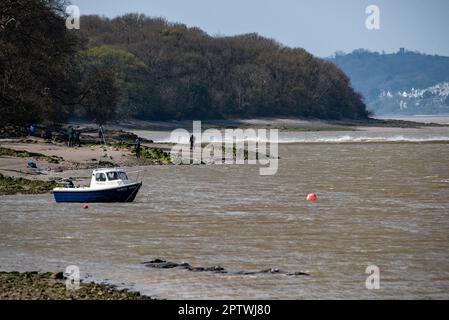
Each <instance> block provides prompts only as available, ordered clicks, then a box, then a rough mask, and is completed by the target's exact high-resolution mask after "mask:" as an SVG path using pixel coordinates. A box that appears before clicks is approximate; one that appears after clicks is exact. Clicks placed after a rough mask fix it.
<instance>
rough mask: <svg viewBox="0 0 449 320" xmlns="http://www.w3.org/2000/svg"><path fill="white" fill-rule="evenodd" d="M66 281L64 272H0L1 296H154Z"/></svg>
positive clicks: (82, 297) (4, 298) (87, 298)
mask: <svg viewBox="0 0 449 320" xmlns="http://www.w3.org/2000/svg"><path fill="white" fill-rule="evenodd" d="M65 281H66V280H64V276H63V273H62V272H57V273H52V272H46V273H38V272H22V273H20V272H0V300H154V299H153V298H151V297H148V296H145V295H141V294H140V293H139V292H130V291H128V290H127V289H122V290H119V289H117V288H116V287H114V286H111V285H107V284H98V283H94V282H90V283H83V282H81V283H80V287H79V289H77V290H73V289H67V287H66V284H65Z"/></svg>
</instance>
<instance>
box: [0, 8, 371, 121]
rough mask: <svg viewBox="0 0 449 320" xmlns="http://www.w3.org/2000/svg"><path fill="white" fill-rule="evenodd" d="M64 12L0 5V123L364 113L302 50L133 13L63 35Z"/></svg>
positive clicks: (356, 98)
mask: <svg viewBox="0 0 449 320" xmlns="http://www.w3.org/2000/svg"><path fill="white" fill-rule="evenodd" d="M66 5H67V3H65V2H64V1H63V0H3V1H1V2H0V9H1V11H0V108H1V110H0V111H1V121H2V122H3V123H30V122H38V121H45V120H46V121H53V122H63V121H65V120H66V119H67V118H68V117H74V116H75V117H84V118H88V119H91V120H93V121H96V122H98V123H103V122H105V121H107V120H110V119H114V118H116V119H117V118H122V117H137V118H141V119H149V120H150V119H151V120H168V119H212V118H217V119H223V118H230V117H240V118H244V117H260V116H291V117H314V118H322V119H341V118H350V119H354V118H366V117H367V115H368V114H367V111H366V108H365V105H364V103H363V102H362V99H361V97H360V95H359V94H357V93H356V92H355V91H354V90H353V89H352V88H351V85H350V82H349V79H348V77H347V76H346V75H345V74H344V73H343V72H342V71H340V70H339V69H338V68H337V67H336V66H334V65H333V64H331V63H329V62H326V61H323V60H320V59H317V58H315V57H313V56H312V55H311V54H309V53H308V52H306V51H305V50H303V49H293V48H287V47H284V46H281V45H280V44H278V43H277V42H275V41H273V40H271V39H266V38H263V37H261V36H259V35H257V34H246V35H241V36H235V37H211V36H209V35H208V34H206V33H204V32H203V31H201V30H200V29H197V28H187V27H186V26H184V25H182V24H171V23H168V22H167V21H165V20H163V19H155V18H149V17H146V16H144V15H139V14H128V15H124V16H122V17H118V18H115V19H106V18H101V17H98V16H83V17H81V30H67V29H66V28H65V18H66V17H65V13H64V8H65V6H66Z"/></svg>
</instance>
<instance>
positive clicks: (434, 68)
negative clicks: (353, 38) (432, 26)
mask: <svg viewBox="0 0 449 320" xmlns="http://www.w3.org/2000/svg"><path fill="white" fill-rule="evenodd" d="M330 61H332V62H333V63H335V64H336V65H337V66H338V67H340V68H341V69H342V70H343V71H344V72H345V73H346V74H347V75H348V76H349V77H350V78H351V83H352V84H353V86H354V88H355V89H356V90H357V91H359V92H360V93H361V94H362V95H363V96H364V98H365V102H366V104H367V106H368V109H369V110H371V111H373V112H374V113H375V114H379V115H380V114H409V115H410V114H438V113H449V101H448V90H447V89H445V88H447V83H449V57H442V56H432V55H425V54H421V53H416V52H410V51H406V50H404V49H401V50H400V51H399V52H397V53H394V54H380V53H378V52H369V51H366V50H362V49H360V50H356V51H354V52H352V53H350V54H336V55H335V57H333V58H331V59H330Z"/></svg>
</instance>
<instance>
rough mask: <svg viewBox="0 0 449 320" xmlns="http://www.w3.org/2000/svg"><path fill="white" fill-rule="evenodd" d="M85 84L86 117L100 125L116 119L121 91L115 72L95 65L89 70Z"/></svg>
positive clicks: (84, 104) (84, 105)
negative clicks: (119, 90)
mask: <svg viewBox="0 0 449 320" xmlns="http://www.w3.org/2000/svg"><path fill="white" fill-rule="evenodd" d="M83 86H84V90H83V91H84V92H85V98H84V101H83V107H84V109H85V112H86V113H85V115H86V117H87V118H88V119H90V120H92V121H94V122H95V123H97V124H99V125H101V124H104V123H106V122H107V121H109V120H112V119H114V118H115V116H116V108H117V99H118V95H119V92H118V88H117V86H116V84H115V76H114V74H113V72H112V71H111V70H109V69H106V68H104V67H103V68H97V67H94V68H92V69H91V70H89V71H88V72H87V75H86V77H85V79H84V82H83Z"/></svg>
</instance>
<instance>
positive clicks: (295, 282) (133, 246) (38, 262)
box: [0, 128, 449, 299]
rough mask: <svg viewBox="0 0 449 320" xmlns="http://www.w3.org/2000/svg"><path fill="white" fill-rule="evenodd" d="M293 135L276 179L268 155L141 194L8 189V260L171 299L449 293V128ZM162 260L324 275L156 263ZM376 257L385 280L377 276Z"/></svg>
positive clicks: (167, 172) (160, 137) (162, 176)
mask: <svg viewBox="0 0 449 320" xmlns="http://www.w3.org/2000/svg"><path fill="white" fill-rule="evenodd" d="M144 134H146V135H147V137H148V138H153V139H154V140H155V141H165V142H167V139H169V138H168V137H169V134H168V133H166V132H165V133H164V132H146V133H145V132H144ZM280 140H281V142H282V143H281V144H280V146H279V157H280V160H279V170H278V172H277V174H276V175H274V176H260V175H259V167H258V166H257V165H203V166H152V167H147V168H145V169H146V174H145V177H144V184H143V187H142V189H141V191H140V193H139V194H138V196H137V198H136V201H135V202H134V203H132V204H90V207H89V209H87V210H83V209H82V208H81V206H82V204H56V203H55V202H54V200H53V197H52V195H50V194H47V195H32V196H29V195H16V196H3V197H0V208H1V214H0V269H1V270H7V271H12V270H19V271H25V270H27V271H31V270H42V271H53V270H56V271H57V270H63V269H65V267H66V266H68V265H77V266H79V268H80V271H81V275H82V277H83V278H85V279H86V281H89V280H97V281H106V282H109V283H113V284H116V285H119V286H121V287H129V288H131V289H134V290H139V291H141V292H142V293H144V294H148V295H151V296H156V297H159V298H166V299H325V298H326V299H327V298H330V299H343V298H347V299H359V298H367V299H381V298H382V299H406V298H431V299H443V298H445V299H447V298H449V128H433V129H420V130H414V129H404V130H398V129H391V130H386V129H373V130H370V131H367V132H359V131H355V132H318V133H300V132H289V133H287V132H285V133H284V132H281V134H280ZM130 170H132V169H130ZM79 174H80V176H81V175H84V176H85V175H89V174H90V172H88V171H80V173H79ZM310 192H314V193H316V194H317V195H318V198H319V200H318V201H317V202H307V201H305V198H306V195H307V194H308V193H310ZM155 258H161V259H164V260H168V261H173V262H177V263H181V262H188V263H189V264H191V265H192V266H198V267H201V266H202V267H210V266H215V265H219V266H222V267H224V268H225V269H227V270H229V271H236V272H238V271H257V270H263V269H267V268H278V269H281V270H284V271H287V272H298V271H305V272H308V273H309V274H310V276H287V275H281V274H258V275H235V274H217V273H210V272H190V271H187V270H183V269H150V268H147V267H145V266H144V265H143V264H142V262H144V261H148V260H152V259H155ZM370 265H376V266H378V267H379V269H380V289H379V290H368V289H367V288H366V286H365V281H366V278H367V277H368V274H366V273H365V271H366V268H367V267H368V266H370Z"/></svg>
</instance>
